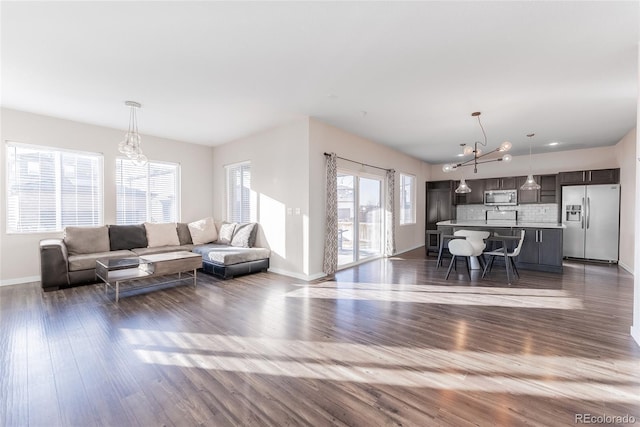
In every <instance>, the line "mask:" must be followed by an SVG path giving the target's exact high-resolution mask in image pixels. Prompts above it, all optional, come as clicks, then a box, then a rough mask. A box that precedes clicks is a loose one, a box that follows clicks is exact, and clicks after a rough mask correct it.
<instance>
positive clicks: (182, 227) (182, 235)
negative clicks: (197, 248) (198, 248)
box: [178, 222, 193, 246]
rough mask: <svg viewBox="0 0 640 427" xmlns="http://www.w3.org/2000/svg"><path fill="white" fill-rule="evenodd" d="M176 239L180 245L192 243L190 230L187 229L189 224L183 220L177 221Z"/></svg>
mask: <svg viewBox="0 0 640 427" xmlns="http://www.w3.org/2000/svg"><path fill="white" fill-rule="evenodd" d="M178 240H179V241H180V245H181V246H182V245H192V244H193V240H192V239H191V232H190V231H189V224H187V223H185V222H179V223H178Z"/></svg>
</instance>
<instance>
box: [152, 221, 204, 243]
mask: <svg viewBox="0 0 640 427" xmlns="http://www.w3.org/2000/svg"><path fill="white" fill-rule="evenodd" d="M178 240H179V241H180V244H181V245H191V244H193V239H192V238H191V232H190V231H189V224H187V223H186V222H179V223H178ZM145 246H146V245H145Z"/></svg>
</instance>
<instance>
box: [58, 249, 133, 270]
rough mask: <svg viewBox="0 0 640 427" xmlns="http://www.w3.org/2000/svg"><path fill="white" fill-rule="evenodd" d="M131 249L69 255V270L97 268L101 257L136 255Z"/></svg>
mask: <svg viewBox="0 0 640 427" xmlns="http://www.w3.org/2000/svg"><path fill="white" fill-rule="evenodd" d="M135 256H136V254H134V253H133V252H131V251H124V250H123V251H105V252H95V253H92V254H78V255H69V271H79V270H90V269H93V268H96V261H97V260H98V259H100V258H126V257H135Z"/></svg>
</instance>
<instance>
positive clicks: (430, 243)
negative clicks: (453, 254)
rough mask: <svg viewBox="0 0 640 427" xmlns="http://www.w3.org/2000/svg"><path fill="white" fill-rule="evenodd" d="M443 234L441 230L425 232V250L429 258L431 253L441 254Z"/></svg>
mask: <svg viewBox="0 0 640 427" xmlns="http://www.w3.org/2000/svg"><path fill="white" fill-rule="evenodd" d="M441 235H442V232H441V231H440V230H426V231H425V240H426V242H425V249H426V251H427V256H429V252H432V251H433V252H438V253H439V252H440V236H441Z"/></svg>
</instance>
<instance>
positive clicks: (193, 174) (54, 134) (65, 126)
mask: <svg viewBox="0 0 640 427" xmlns="http://www.w3.org/2000/svg"><path fill="white" fill-rule="evenodd" d="M0 114H1V117H0V124H1V128H0V129H1V131H0V134H1V139H2V141H3V145H2V147H1V149H0V165H1V166H0V167H1V168H2V172H1V173H0V195H1V197H0V218H1V220H0V222H1V225H0V227H1V230H2V231H1V233H0V240H1V241H0V283H1V284H13V283H22V282H25V281H34V280H39V276H40V259H39V252H38V242H39V241H40V240H41V239H44V238H50V237H60V236H61V233H37V234H7V232H6V231H7V230H6V227H7V224H6V221H5V213H6V173H5V155H6V149H5V145H4V141H7V140H9V141H15V142H21V143H26V144H35V145H43V146H51V147H59V148H65V149H71V150H81V151H92V152H100V153H103V155H104V220H105V223H106V224H113V223H114V222H115V218H116V188H115V161H116V157H118V155H119V153H118V149H117V145H118V142H120V141H121V140H122V139H123V137H124V133H125V130H120V129H110V128H105V127H100V126H93V125H89V124H84V123H78V122H72V121H68V120H61V119H57V118H52V117H47V116H41V115H37V114H31V113H25V112H21V111H16V110H10V109H2V110H0ZM126 125H127V123H123V126H126ZM140 127H141V129H144V123H140ZM142 144H143V150H144V153H145V155H147V157H149V159H151V160H159V161H168V162H174V163H180V165H181V168H180V169H181V183H182V185H181V220H182V221H185V222H189V221H193V220H195V219H198V218H203V217H206V216H210V215H211V214H212V212H213V203H212V199H211V194H212V193H213V171H212V168H211V161H212V156H213V149H212V148H211V147H205V146H202V145H195V144H188V143H184V142H179V141H172V140H168V139H163V138H157V137H153V136H144V135H143V139H142Z"/></svg>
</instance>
